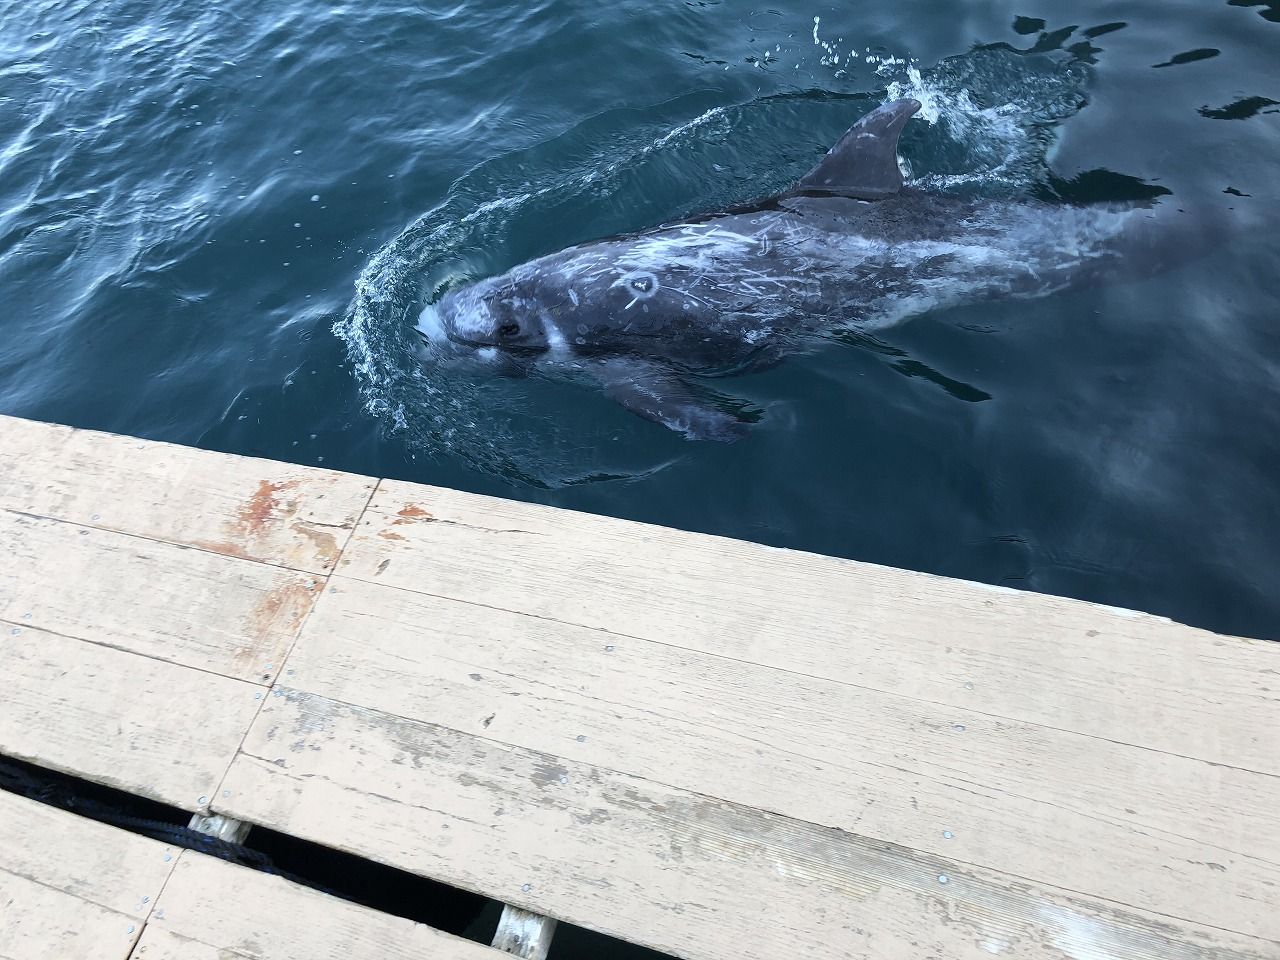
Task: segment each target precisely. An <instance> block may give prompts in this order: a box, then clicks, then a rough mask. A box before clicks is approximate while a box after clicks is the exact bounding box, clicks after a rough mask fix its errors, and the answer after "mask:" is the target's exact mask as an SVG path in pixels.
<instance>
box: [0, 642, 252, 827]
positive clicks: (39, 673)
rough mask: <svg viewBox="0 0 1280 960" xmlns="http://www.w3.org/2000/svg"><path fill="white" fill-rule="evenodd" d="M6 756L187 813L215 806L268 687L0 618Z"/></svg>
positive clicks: (1, 730)
mask: <svg viewBox="0 0 1280 960" xmlns="http://www.w3.org/2000/svg"><path fill="white" fill-rule="evenodd" d="M0 676H3V678H4V679H3V682H2V686H3V695H2V696H0V754H6V755H8V756H11V757H20V758H22V759H24V760H29V761H31V762H33V763H38V764H40V765H41V766H44V767H49V768H51V769H54V770H61V771H63V772H65V773H71V774H74V775H76V776H79V777H84V778H86V779H88V780H93V781H95V782H97V783H104V784H107V785H108V786H112V787H117V788H119V789H121V790H127V791H129V792H131V793H136V794H141V795H143V796H147V797H152V798H154V799H156V800H160V801H163V802H165V803H170V804H173V805H174V806H178V807H182V808H183V809H186V810H196V809H198V808H199V807H201V806H202V805H203V803H207V802H208V798H209V797H210V796H211V795H212V794H213V790H214V788H215V787H216V786H217V785H218V781H219V780H220V779H221V778H222V775H223V773H225V772H226V769H227V766H228V765H229V764H230V763H231V758H232V757H233V756H234V755H235V752H236V748H237V747H238V746H239V745H240V741H241V740H242V739H243V738H244V734H245V731H246V730H248V729H249V723H250V721H251V720H252V719H253V717H254V715H255V714H256V713H257V710H258V707H259V706H260V704H261V699H262V696H263V688H262V687H260V686H257V685H255V684H252V683H248V682H245V681H242V680H232V679H230V678H228V677H220V676H216V675H213V674H209V673H206V672H204V671H201V670H194V669H192V668H190V667H183V666H179V665H178V664H173V663H166V662H164V661H161V660H154V659H152V658H150V657H143V656H138V655H137V654H132V653H127V652H125V651H122V650H116V649H112V648H110V647H103V646H99V645H97V644H93V643H86V642H85V641H83V640H75V639H72V638H70V637H63V636H60V635H58V634H55V633H48V632H47V631H44V630H38V629H36V628H33V627H29V626H26V625H19V624H16V623H11V622H9V621H3V620H0Z"/></svg>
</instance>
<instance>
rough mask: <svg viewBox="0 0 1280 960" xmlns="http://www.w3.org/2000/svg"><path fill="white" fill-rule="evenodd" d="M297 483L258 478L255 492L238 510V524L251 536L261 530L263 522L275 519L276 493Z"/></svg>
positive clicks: (277, 501) (289, 488)
mask: <svg viewBox="0 0 1280 960" xmlns="http://www.w3.org/2000/svg"><path fill="white" fill-rule="evenodd" d="M297 485H298V481H297V480H284V481H281V482H280V483H272V482H271V481H270V480H259V481H258V490H257V492H256V493H255V494H254V495H253V496H252V497H250V498H249V500H248V501H247V502H246V503H245V505H244V506H243V507H242V508H241V510H240V514H239V516H240V524H241V526H242V527H243V529H244V532H245V533H246V534H248V535H250V536H252V535H253V534H255V533H257V532H258V531H259V530H261V529H262V526H263V524H265V523H266V522H267V521H268V520H271V519H276V518H275V516H274V514H275V510H276V508H277V507H278V506H279V505H280V501H279V499H277V497H276V494H278V493H280V492H281V491H282V490H291V489H293V488H294V487H296V486H297ZM295 506H296V505H295Z"/></svg>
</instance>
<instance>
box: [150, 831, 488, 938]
mask: <svg viewBox="0 0 1280 960" xmlns="http://www.w3.org/2000/svg"><path fill="white" fill-rule="evenodd" d="M153 928H154V930H155V931H157V933H156V935H154V936H152V935H151V931H152V929H153ZM161 932H163V933H165V934H169V935H170V936H163V937H162V936H160V935H159V934H160V933H161ZM139 947H140V949H139V951H138V952H137V954H136V956H137V957H138V960H178V958H182V960H202V958H204V957H206V956H214V955H216V956H218V957H222V956H225V955H227V954H231V955H233V956H236V957H244V958H248V960H295V958H296V960H424V958H431V960H501V957H502V956H503V955H502V954H500V953H498V952H497V951H496V950H493V949H492V948H490V947H487V946H484V945H482V944H478V943H472V942H471V941H468V940H462V939H460V938H458V937H454V936H450V935H449V934H446V933H442V932H440V931H439V930H433V929H432V928H430V927H427V926H423V925H422V924H420V923H414V922H413V921H411V920H406V919H404V918H402V917H395V916H391V915H390V914H385V913H379V912H378V911H376V910H371V909H369V908H367V907H361V906H358V905H356V904H354V903H348V902H347V901H345V900H339V899H337V898H335V897H331V896H328V895H326V894H323V893H319V892H317V891H315V890H310V889H308V888H306V887H302V886H299V885H297V884H295V883H291V882H289V881H288V880H285V879H283V878H282V877H273V876H269V875H267V874H264V873H257V872H256V871H253V870H249V869H248V868H245V867H240V866H237V865H234V864H230V863H226V862H225V861H222V860H215V859H213V858H212V857H207V856H204V855H203V854H199V853H195V852H194V851H191V850H188V851H185V852H184V853H183V854H182V857H181V859H180V860H179V862H178V864H177V867H176V868H175V869H174V872H173V877H172V878H171V879H170V881H169V883H168V884H167V885H166V886H165V889H164V893H163V895H162V896H161V897H160V900H159V902H158V903H157V904H156V912H155V914H154V916H153V917H152V919H151V921H150V923H149V924H148V937H147V938H146V939H145V941H144V943H143V944H140V945H139ZM142 947H145V948H146V949H145V951H144V950H142V949H141V948H142ZM209 947H216V948H217V950H218V951H219V952H218V953H217V954H210V953H207V952H206V951H207V949H208V948H209Z"/></svg>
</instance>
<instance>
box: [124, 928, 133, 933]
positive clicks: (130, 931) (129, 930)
mask: <svg viewBox="0 0 1280 960" xmlns="http://www.w3.org/2000/svg"><path fill="white" fill-rule="evenodd" d="M133 930H134V928H133V927H130V928H129V929H128V930H126V931H125V933H133Z"/></svg>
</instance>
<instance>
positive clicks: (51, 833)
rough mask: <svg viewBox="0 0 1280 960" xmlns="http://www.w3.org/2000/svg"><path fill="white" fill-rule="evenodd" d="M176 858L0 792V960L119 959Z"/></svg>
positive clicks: (140, 840) (150, 843) (156, 846)
mask: <svg viewBox="0 0 1280 960" xmlns="http://www.w3.org/2000/svg"><path fill="white" fill-rule="evenodd" d="M176 854H177V851H176V850H174V849H172V848H170V847H167V846H165V845H164V844H163V843H160V842H158V841H156V840H149V839H147V838H145V837H138V836H135V835H133V834H130V833H126V832H124V831H123V830H117V829H115V828H113V827H108V826H105V825H103V824H100V823H95V822H93V821H92V820H85V819H83V818H81V817H77V816H75V815H74V814H70V813H67V812H65V811H63V810H57V809H54V808H53V807H48V806H45V805H44V804H40V803H36V802H35V801H34V800H27V799H24V798H22V797H18V796H15V795H14V794H10V793H3V792H0V957H4V958H6V960H48V958H51V957H57V958H58V960H63V958H66V960H78V958H85V960H90V958H92V960H107V958H120V960H124V958H125V957H127V956H129V952H130V950H131V949H132V948H133V945H134V942H135V941H136V940H137V938H138V933H139V931H140V930H141V928H142V922H143V919H144V918H145V917H146V915H147V914H148V913H149V912H150V910H151V903H152V902H153V901H154V900H155V898H156V897H157V896H158V895H159V893H160V890H161V888H162V887H163V886H164V883H165V880H166V879H167V878H168V877H169V874H170V871H171V870H172V869H173V864H174V859H175V856H176Z"/></svg>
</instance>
